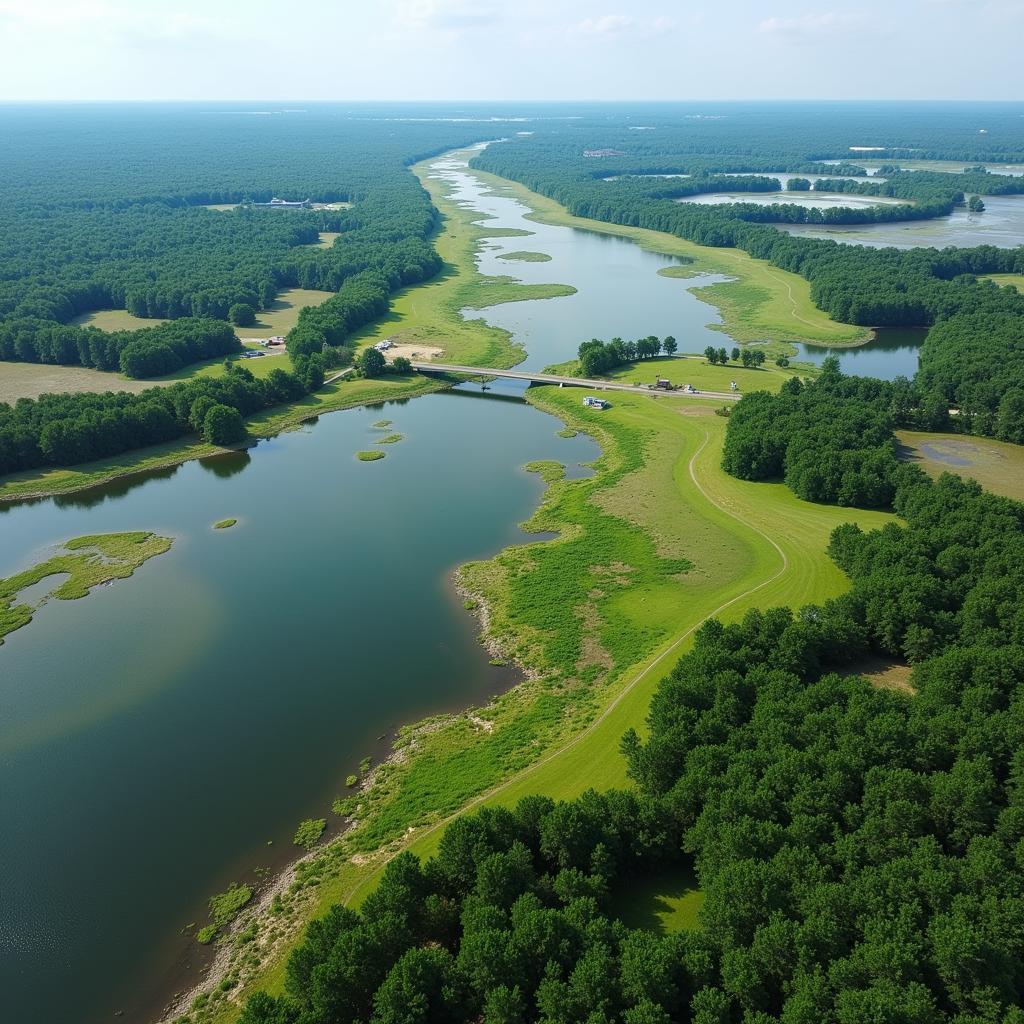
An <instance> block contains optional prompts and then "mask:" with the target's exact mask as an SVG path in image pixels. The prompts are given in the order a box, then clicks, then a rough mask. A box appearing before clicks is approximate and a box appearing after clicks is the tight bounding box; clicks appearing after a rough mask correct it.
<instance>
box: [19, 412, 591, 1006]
mask: <svg viewBox="0 0 1024 1024" xmlns="http://www.w3.org/2000/svg"><path fill="white" fill-rule="evenodd" d="M381 416H386V417H388V418H390V419H392V420H393V421H394V424H393V426H392V427H391V428H390V429H392V430H394V431H396V432H399V433H401V434H403V435H404V440H402V441H401V442H399V443H398V444H394V445H389V446H388V447H387V449H386V450H387V458H386V459H384V460H383V461H381V462H377V463H372V464H368V463H360V462H358V461H357V460H356V459H355V455H354V453H355V452H356V451H357V450H359V449H362V448H367V447H370V446H371V445H372V443H373V441H374V440H375V439H376V438H377V437H379V436H381V433H382V432H381V431H379V430H376V429H374V428H373V427H372V426H371V424H372V423H373V422H374V421H376V420H378V419H379V418H381ZM558 429H559V423H558V421H556V420H555V419H553V418H552V417H550V416H547V415H545V414H543V413H540V412H538V411H537V410H535V409H533V408H531V407H529V406H527V405H525V404H523V403H522V402H511V401H495V400H493V399H489V400H484V401H481V400H480V399H479V397H478V396H476V395H473V396H468V397H467V396H463V395H452V394H441V395H431V396H428V397H425V398H420V399H417V400H415V401H412V402H409V403H407V404H404V405H400V406H398V405H393V406H390V407H387V408H385V409H384V410H381V409H372V410H371V409H357V410H351V411H348V412H342V413H334V414H332V415H329V416H325V417H323V418H322V419H321V420H320V422H318V423H316V424H315V425H311V426H309V427H307V428H305V429H304V430H302V431H299V432H296V433H290V434H285V435H282V436H280V437H278V438H274V439H272V440H270V441H265V442H261V443H260V444H259V445H258V446H257V447H256V448H255V449H254V450H253V451H252V453H251V455H243V456H241V457H240V458H238V459H233V460H230V461H227V462H219V463H218V462H216V461H215V462H213V463H211V464H208V465H205V466H204V465H201V464H200V463H198V462H191V463H187V464H185V465H183V466H181V467H179V468H177V469H176V470H173V471H170V472H167V473H163V474H159V475H155V476H153V477H151V478H149V479H146V480H145V481H144V482H133V483H131V484H126V483H123V482H122V483H121V484H118V485H114V486H111V487H109V488H105V489H103V490H100V491H96V492H92V493H90V494H89V495H86V496H83V497H80V498H77V499H66V500H63V501H60V502H57V501H44V502H40V503H37V504H33V505H21V506H16V507H14V508H8V509H7V510H6V511H4V512H2V513H0V575H8V574H10V573H11V572H14V571H16V570H18V569H20V568H22V567H24V566H27V565H29V564H32V563H34V562H36V561H37V560H39V559H40V558H41V557H43V556H45V554H46V552H47V551H48V550H49V548H50V546H51V545H54V544H56V543H58V542H60V541H61V540H63V539H66V538H68V537H73V536H77V535H81V534H86V533H98V532H106V531H112V530H128V529H151V530H156V531H158V532H160V533H162V534H166V535H169V536H173V537H174V538H175V542H174V545H173V547H172V548H171V550H170V551H169V552H168V553H167V554H165V555H161V556H159V557H157V558H155V559H153V560H152V561H150V562H148V563H146V564H145V565H144V566H143V567H142V568H141V569H140V570H139V571H138V572H137V573H136V574H135V576H134V577H132V578H131V579H130V580H126V581H120V582H117V583H115V584H114V585H112V586H109V587H101V588H98V589H97V590H95V591H94V592H93V593H92V594H90V595H89V596H88V597H87V598H85V599H84V600H82V601H52V602H50V603H49V604H48V605H46V606H44V608H43V609H42V611H41V612H40V613H39V614H38V615H37V617H36V619H35V620H34V621H33V622H32V623H30V624H29V625H28V626H27V627H25V628H24V629H22V630H20V631H18V632H16V633H13V634H11V635H10V636H9V637H8V638H7V642H6V643H5V644H4V645H3V647H0V774H2V778H3V785H2V786H0V821H3V822H4V828H3V829H2V830H0V864H2V865H3V889H4V895H3V900H2V903H0V947H2V951H0V964H2V966H0V971H2V985H3V988H4V991H5V993H6V1002H7V1006H8V1012H9V1013H10V1014H11V1016H10V1017H7V1019H9V1020H12V1021H13V1020H16V1021H19V1022H22V1021H25V1022H28V1021H37V1020H38V1021H47V1022H48V1024H63V1022H68V1024H72V1022H73V1024H82V1022H85V1021H93V1020H109V1019H111V1016H110V1015H111V1014H112V1013H113V1011H114V1010H115V1009H120V1008H127V1009H128V1010H129V1014H130V1011H131V1008H132V1006H133V1002H132V1000H133V999H137V998H139V996H140V992H139V990H138V989H139V978H140V976H141V975H144V974H147V972H149V971H150V969H151V968H152V965H153V964H154V962H158V963H161V964H162V965H163V968H164V969H166V967H167V965H168V963H169V962H173V959H174V956H175V954H176V952H177V951H178V950H180V948H181V944H182V940H181V939H180V938H175V936H176V935H177V933H178V932H179V930H180V929H181V928H182V927H183V926H184V925H186V924H188V923H189V922H190V921H201V920H202V919H203V917H204V916H205V914H204V909H203V908H204V904H205V900H206V898H207V897H208V896H209V895H210V894H211V893H212V892H215V891H217V890H218V889H219V888H221V887H223V886H224V885H226V884H227V883H228V882H229V881H231V880H232V879H235V878H238V879H245V880H252V878H253V874H252V872H253V869H254V868H255V867H257V866H258V865H260V864H261V863H262V864H266V863H267V858H268V857H269V856H271V855H272V853H273V852H276V850H280V849H282V848H287V847H288V846H289V844H290V840H291V835H292V833H293V832H294V829H295V825H296V823H297V822H298V821H299V820H300V819H301V818H302V817H304V816H306V815H308V814H316V815H317V816H323V815H324V814H325V813H329V812H328V808H329V806H330V800H331V798H332V797H333V796H334V795H335V794H337V793H339V792H342V791H343V790H344V785H343V780H344V777H345V775H346V774H347V773H348V772H350V771H353V770H354V768H355V766H356V765H357V764H358V762H359V760H360V759H361V758H362V757H363V756H364V755H365V754H367V753H369V752H370V751H371V750H372V749H373V746H374V740H375V737H377V736H378V735H380V734H382V733H385V732H387V733H393V731H394V730H395V729H396V727H397V726H398V725H400V724H402V723H404V722H408V721H412V720H415V719H417V718H419V717H422V716H423V715H425V714H428V713H432V712H436V711H438V710H443V709H445V708H451V707H460V706H464V705H466V704H469V703H473V702H475V701H483V700H485V699H486V697H487V695H488V694H489V693H491V692H493V691H494V690H496V689H498V688H500V687H501V686H503V685H507V682H508V681H509V678H510V677H508V676H507V675H503V674H502V672H501V670H496V669H494V668H492V667H491V666H489V665H488V663H487V656H486V655H485V653H484V652H483V650H482V649H481V648H480V647H479V645H478V644H477V643H476V642H475V632H476V630H475V625H474V622H473V621H472V619H471V618H470V616H469V615H468V614H467V613H466V612H465V611H464V610H463V609H462V607H461V605H460V603H459V602H458V600H457V599H456V598H455V595H454V594H453V592H452V591H451V589H450V587H449V585H448V582H447V580H448V575H449V573H450V571H451V570H452V569H453V568H454V567H455V566H456V565H458V564H459V563H461V562H464V561H466V560H468V559H473V558H480V557H485V556H487V555H489V554H491V553H493V552H494V551H496V550H497V549H499V548H501V547H503V546H505V545H508V544H510V543H515V542H517V541H522V540H525V539H526V538H525V536H524V534H523V533H522V532H521V531H520V529H519V527H518V525H517V524H518V523H519V522H520V521H522V520H523V519H525V518H526V517H528V516H529V514H530V512H531V510H532V509H533V508H534V507H535V505H536V503H537V500H538V496H539V494H540V491H541V483H540V481H539V479H538V478H537V477H536V476H533V475H531V474H528V473H526V472H524V471H523V470H522V469H521V467H522V466H523V465H524V463H526V462H528V461H530V460H532V459H539V458H554V459H558V460H561V461H563V462H568V463H576V462H580V461H587V460H590V459H592V458H594V457H595V456H596V454H597V448H596V445H594V444H593V442H591V441H590V440H589V439H587V438H584V437H577V438H574V439H565V438H560V437H558V436H557V433H556V432H557V430H558ZM228 516H234V517H237V518H238V519H239V525H238V526H236V527H234V528H233V529H230V530H226V531H214V530H212V529H211V524H212V523H213V522H214V521H216V520H218V519H221V518H224V517H228ZM270 840H272V841H273V843H274V844H275V849H274V850H270V849H268V848H267V846H266V844H267V842H268V841H270ZM150 980H151V982H153V983H155V981H156V979H155V978H151V979H150ZM58 982H59V983H58ZM129 1019H137V1018H133V1017H132V1016H131V1014H130V1015H129Z"/></svg>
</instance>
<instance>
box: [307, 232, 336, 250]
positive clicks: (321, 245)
mask: <svg viewBox="0 0 1024 1024" xmlns="http://www.w3.org/2000/svg"><path fill="white" fill-rule="evenodd" d="M340 237H341V232H340V231H321V232H320V241H319V242H314V243H313V245H314V246H315V247H316V248H317V249H330V247H331V246H332V245H334V240H335V239H336V238H340Z"/></svg>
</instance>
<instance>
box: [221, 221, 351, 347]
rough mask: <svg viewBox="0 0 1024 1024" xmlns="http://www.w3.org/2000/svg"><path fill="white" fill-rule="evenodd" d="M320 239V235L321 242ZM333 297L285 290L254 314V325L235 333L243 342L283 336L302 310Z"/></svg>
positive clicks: (238, 329)
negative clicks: (277, 335)
mask: <svg viewBox="0 0 1024 1024" xmlns="http://www.w3.org/2000/svg"><path fill="white" fill-rule="evenodd" d="M335 237H337V236H335ZM322 238H323V236H322V235H321V240H322ZM332 244H333V239H332ZM333 295H334V292H323V291H317V290H315V289H312V288H285V289H284V290H283V291H280V292H278V293H277V298H276V299H274V301H273V303H272V304H271V306H270V308H269V309H264V310H261V311H260V312H258V313H257V314H256V322H255V323H254V324H251V325H250V326H248V327H238V328H236V330H235V333H236V334H237V335H238V336H239V337H240V338H241V339H242V340H243V341H244V340H245V339H246V338H269V337H271V336H273V335H275V334H280V335H282V336H283V335H285V334H287V333H288V332H289V331H290V330H291V329H292V328H293V327H294V326H295V325H296V324H297V323H298V322H299V313H300V312H301V311H302V310H304V309H305V308H306V307H307V306H319V305H320V303H321V302H323V301H324V300H325V299H329V298H331V297H332V296H333Z"/></svg>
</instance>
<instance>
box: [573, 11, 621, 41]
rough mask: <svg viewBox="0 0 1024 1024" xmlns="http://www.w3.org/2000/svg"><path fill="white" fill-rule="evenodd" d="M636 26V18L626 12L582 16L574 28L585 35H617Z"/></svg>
mask: <svg viewBox="0 0 1024 1024" xmlns="http://www.w3.org/2000/svg"><path fill="white" fill-rule="evenodd" d="M635 26H636V18H633V17H631V16H630V15H628V14H602V15H601V16H600V17H599V18H584V19H583V20H582V21H581V22H579V23H578V24H577V25H576V30H577V31H578V32H581V33H583V35H587V36H617V35H621V34H622V33H623V32H626V31H628V30H629V29H631V28H634V27H635Z"/></svg>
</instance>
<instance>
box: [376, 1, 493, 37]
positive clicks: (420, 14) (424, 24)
mask: <svg viewBox="0 0 1024 1024" xmlns="http://www.w3.org/2000/svg"><path fill="white" fill-rule="evenodd" d="M499 20H500V18H499V15H498V12H497V11H496V10H495V9H494V8H493V7H492V6H490V5H489V4H480V3H475V4H469V3H464V2H461V0H399V2H398V6H397V7H396V9H395V21H397V22H398V24H399V25H400V26H402V27H403V28H412V29H416V30H419V31H422V30H424V29H434V30H437V31H446V32H458V31H462V30H463V29H472V28H485V27H487V26H489V25H494V24H496V23H497V22H498V21H499Z"/></svg>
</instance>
